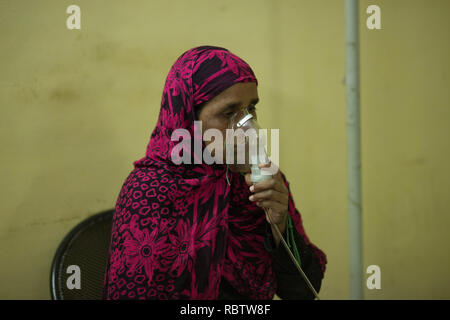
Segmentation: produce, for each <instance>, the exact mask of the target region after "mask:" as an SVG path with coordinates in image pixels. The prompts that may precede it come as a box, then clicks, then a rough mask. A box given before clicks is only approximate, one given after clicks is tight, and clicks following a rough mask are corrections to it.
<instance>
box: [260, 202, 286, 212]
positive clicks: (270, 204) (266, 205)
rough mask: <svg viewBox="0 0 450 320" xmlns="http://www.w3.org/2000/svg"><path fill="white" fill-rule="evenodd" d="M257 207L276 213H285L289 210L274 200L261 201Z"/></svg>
mask: <svg viewBox="0 0 450 320" xmlns="http://www.w3.org/2000/svg"><path fill="white" fill-rule="evenodd" d="M256 205H257V206H258V207H261V208H267V209H269V208H271V209H273V210H274V211H276V212H284V211H285V210H287V206H286V205H284V204H281V203H279V202H278V201H272V200H261V201H258V202H257V203H256Z"/></svg>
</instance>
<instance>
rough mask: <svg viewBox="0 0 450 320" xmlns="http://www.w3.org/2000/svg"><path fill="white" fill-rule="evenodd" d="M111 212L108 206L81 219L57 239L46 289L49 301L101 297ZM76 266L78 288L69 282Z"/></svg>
mask: <svg viewBox="0 0 450 320" xmlns="http://www.w3.org/2000/svg"><path fill="white" fill-rule="evenodd" d="M113 215H114V209H110V210H106V211H103V212H100V213H98V214H95V215H93V216H91V217H89V218H87V219H85V220H84V221H82V222H80V223H79V224H78V225H77V226H75V227H74V228H73V229H72V230H71V231H70V232H69V233H68V234H67V235H66V237H65V238H64V240H63V241H62V242H61V244H60V245H59V247H58V249H57V251H56V254H55V257H54V258H53V263H52V267H51V272H50V292H51V297H52V299H53V300H92V299H101V298H102V292H103V281H104V275H105V268H106V263H107V259H108V257H109V242H110V237H111V227H112V219H113ZM70 266H75V267H70ZM69 267H70V268H69ZM76 267H79V269H78V270H79V271H80V273H79V276H80V277H79V280H80V282H79V283H80V289H77V288H73V286H72V285H71V284H73V283H74V282H73V281H72V280H73V279H74V278H73V276H74V275H75V274H76V272H77V271H75V269H76ZM71 276H72V277H71ZM69 277H71V278H70V279H69ZM68 279H69V280H70V281H69V285H68V284H67V280H68ZM70 287H72V288H70Z"/></svg>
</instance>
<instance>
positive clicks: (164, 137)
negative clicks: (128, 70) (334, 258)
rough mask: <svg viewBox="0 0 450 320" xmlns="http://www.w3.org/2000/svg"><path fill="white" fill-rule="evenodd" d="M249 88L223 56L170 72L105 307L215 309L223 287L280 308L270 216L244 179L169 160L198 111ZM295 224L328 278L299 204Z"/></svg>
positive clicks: (132, 187)
mask: <svg viewBox="0 0 450 320" xmlns="http://www.w3.org/2000/svg"><path fill="white" fill-rule="evenodd" d="M248 81H253V82H255V83H256V84H257V79H256V77H255V75H254V73H253V71H252V70H251V68H250V66H249V65H248V64H247V63H246V62H245V61H243V60H242V59H241V58H239V57H237V56H236V55H234V54H233V53H231V52H230V51H228V50H227V49H225V48H221V47H213V46H201V47H195V48H193V49H191V50H188V51H186V52H184V53H183V54H182V55H181V56H180V57H179V58H178V59H177V60H176V62H175V63H174V65H173V66H172V68H171V69H170V71H169V74H168V76H167V79H166V82H165V86H164V90H163V94H162V100H161V109H160V114H159V118H158V122H157V125H156V127H155V129H154V130H153V132H152V134H151V138H150V142H149V143H148V146H147V150H146V155H145V156H144V157H143V158H142V159H139V160H137V161H135V162H134V163H133V165H134V169H133V170H132V172H131V173H130V174H129V176H128V177H127V179H126V181H125V182H124V183H123V186H122V189H121V191H120V194H119V196H118V199H117V202H116V206H115V214H114V220H113V227H112V235H111V243H110V257H109V261H108V264H107V268H106V273H105V286H104V291H103V298H104V299H202V300H203V299H216V298H217V297H218V294H219V285H220V280H221V277H224V278H225V279H227V280H228V282H229V283H230V284H231V285H232V286H233V287H234V288H236V290H237V291H238V292H239V293H241V294H243V295H245V296H248V297H250V298H251V299H272V298H273V295H274V294H275V292H276V290H277V284H276V281H275V274H274V272H273V269H272V263H273V261H272V259H273V258H272V257H271V255H270V254H269V253H268V252H267V250H266V249H265V247H264V235H265V231H266V223H267V222H266V218H265V213H264V211H263V210H262V209H261V208H259V207H257V206H256V205H254V204H253V203H251V202H250V201H249V200H248V197H249V196H250V192H249V190H248V186H247V185H246V183H245V181H244V178H243V177H242V176H241V175H240V174H238V173H232V172H231V171H229V172H228V178H229V180H230V182H231V186H229V185H228V184H227V181H226V177H225V174H226V166H225V165H219V164H213V165H206V164H182V165H175V164H174V163H173V162H172V160H171V158H170V154H171V150H172V148H173V147H174V146H175V145H176V144H177V143H178V142H177V141H171V138H170V137H171V134H172V132H173V130H175V129H177V128H185V129H186V130H188V131H189V132H190V133H191V135H192V136H193V122H194V117H195V116H194V114H195V113H194V110H195V106H196V105H198V104H200V103H202V102H205V101H209V100H210V99H212V98H213V97H214V96H216V95H217V94H219V93H220V92H222V91H223V90H225V89H226V88H228V87H230V86H232V85H233V84H235V83H237V82H248ZM191 143H193V141H191ZM202 146H203V147H204V146H205V145H204V143H203V142H202ZM192 150H194V148H192ZM194 157H195V156H194V154H193V153H192V155H191V159H194ZM283 177H284V175H283ZM286 185H287V186H288V182H287V181H286ZM289 214H290V216H291V217H292V219H293V222H294V224H295V228H296V230H297V231H298V232H299V233H300V234H301V235H302V236H303V238H304V239H305V241H306V243H307V244H310V245H311V246H313V248H314V252H315V254H316V257H317V258H318V259H319V260H320V262H321V266H322V272H324V271H325V264H326V262H327V261H326V256H325V254H324V253H323V252H322V251H321V250H320V249H318V248H317V247H316V246H314V245H313V244H312V243H310V241H309V239H308V237H307V236H306V234H305V231H304V229H303V226H302V220H301V217H300V214H299V212H298V211H297V210H296V209H295V205H294V201H293V199H292V195H291V194H290V197H289Z"/></svg>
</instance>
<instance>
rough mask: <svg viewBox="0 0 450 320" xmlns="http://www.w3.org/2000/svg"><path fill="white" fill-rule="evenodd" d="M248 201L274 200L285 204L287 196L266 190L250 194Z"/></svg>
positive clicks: (287, 199) (272, 190)
mask: <svg viewBox="0 0 450 320" xmlns="http://www.w3.org/2000/svg"><path fill="white" fill-rule="evenodd" d="M249 200H250V201H261V200H274V201H278V202H280V203H282V204H286V203H288V201H289V195H288V194H287V193H284V192H279V191H277V190H275V189H268V190H264V191H260V192H257V193H255V194H252V195H251V196H250V198H249Z"/></svg>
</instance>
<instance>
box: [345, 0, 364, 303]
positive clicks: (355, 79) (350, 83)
mask: <svg viewBox="0 0 450 320" xmlns="http://www.w3.org/2000/svg"><path fill="white" fill-rule="evenodd" d="M358 9H359V8H358V0H345V35H346V50H347V59H346V60H347V62H346V69H347V70H346V77H345V79H346V87H347V176H348V211H349V242H350V243H349V250H350V299H363V263H362V231H361V211H362V210H361V153H360V150H361V149H360V147H361V144H360V113H359V21H358V20H359V19H358V14H359V10H358Z"/></svg>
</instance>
